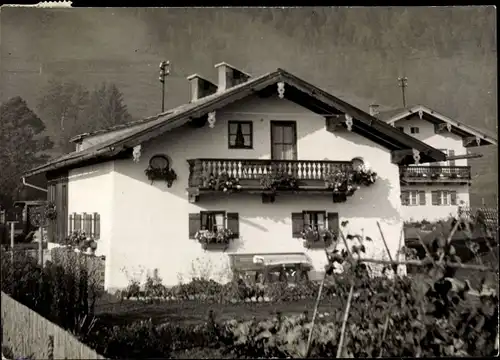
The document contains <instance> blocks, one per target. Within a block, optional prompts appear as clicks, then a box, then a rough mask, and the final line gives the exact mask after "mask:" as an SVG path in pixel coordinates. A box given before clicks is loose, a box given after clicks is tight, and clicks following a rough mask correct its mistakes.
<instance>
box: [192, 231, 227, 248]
mask: <svg viewBox="0 0 500 360" xmlns="http://www.w3.org/2000/svg"><path fill="white" fill-rule="evenodd" d="M233 238H234V234H233V232H232V231H231V230H229V229H220V230H218V231H209V230H200V231H198V232H197V233H196V235H195V239H196V240H198V242H199V243H200V244H201V245H202V247H203V249H205V250H209V249H211V250H226V249H227V248H228V246H229V243H230V242H231V240H232V239H233Z"/></svg>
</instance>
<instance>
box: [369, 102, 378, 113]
mask: <svg viewBox="0 0 500 360" xmlns="http://www.w3.org/2000/svg"><path fill="white" fill-rule="evenodd" d="M378 108H379V105H378V104H371V105H370V115H371V116H375V115H377V114H378V113H379V110H378Z"/></svg>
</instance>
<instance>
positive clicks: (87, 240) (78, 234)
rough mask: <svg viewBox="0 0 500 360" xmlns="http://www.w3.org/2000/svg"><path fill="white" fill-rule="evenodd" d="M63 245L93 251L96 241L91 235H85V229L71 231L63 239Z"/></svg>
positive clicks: (95, 247)
mask: <svg viewBox="0 0 500 360" xmlns="http://www.w3.org/2000/svg"><path fill="white" fill-rule="evenodd" d="M64 245H66V246H68V247H69V248H74V249H78V250H80V251H82V252H83V251H87V252H90V253H94V252H95V250H96V249H97V242H96V241H95V240H94V238H93V237H91V236H87V235H86V234H85V231H73V232H72V233H71V234H70V235H69V236H68V237H67V238H66V239H65V241H64Z"/></svg>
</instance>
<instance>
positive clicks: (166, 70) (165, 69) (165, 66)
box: [159, 61, 170, 112]
mask: <svg viewBox="0 0 500 360" xmlns="http://www.w3.org/2000/svg"><path fill="white" fill-rule="evenodd" d="M168 75H170V61H162V62H161V63H160V78H159V79H160V82H161V112H164V111H165V78H166V77H167V76H168Z"/></svg>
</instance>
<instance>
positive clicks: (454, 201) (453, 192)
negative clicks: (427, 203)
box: [450, 191, 457, 205]
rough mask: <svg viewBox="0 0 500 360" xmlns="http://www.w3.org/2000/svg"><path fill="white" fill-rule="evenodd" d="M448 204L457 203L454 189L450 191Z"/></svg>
mask: <svg viewBox="0 0 500 360" xmlns="http://www.w3.org/2000/svg"><path fill="white" fill-rule="evenodd" d="M450 204H451V205H457V192H456V191H450Z"/></svg>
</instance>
